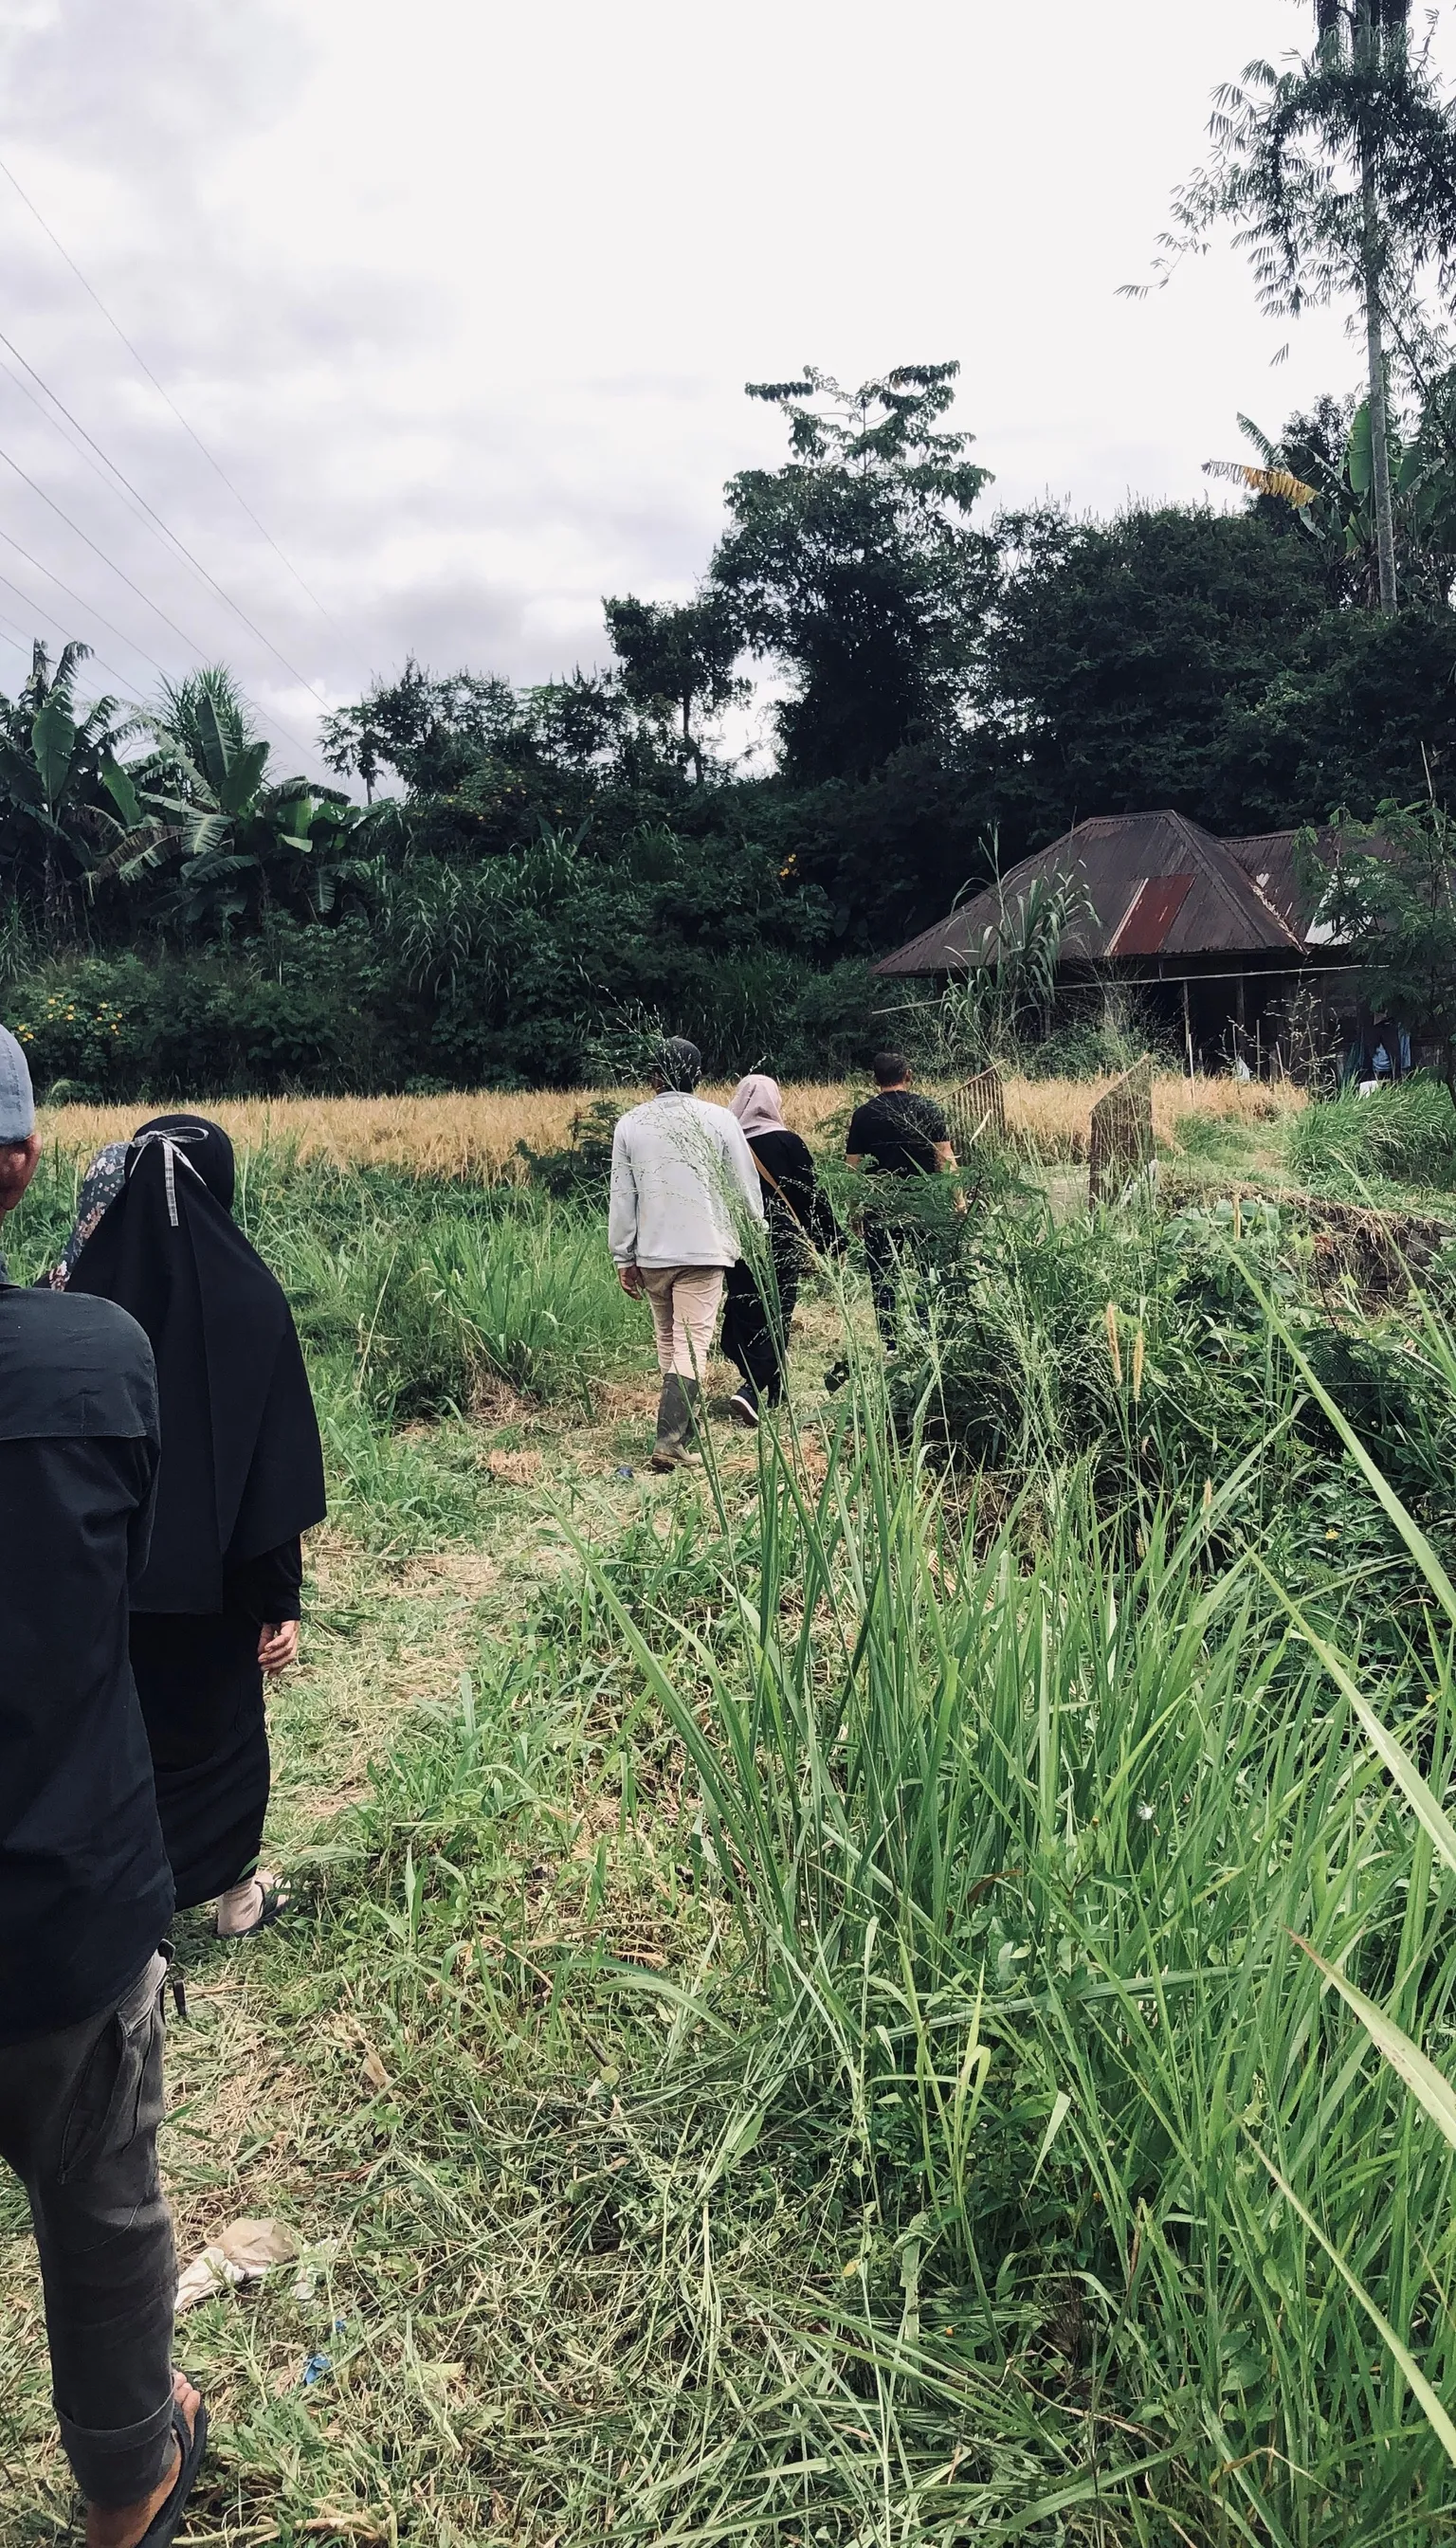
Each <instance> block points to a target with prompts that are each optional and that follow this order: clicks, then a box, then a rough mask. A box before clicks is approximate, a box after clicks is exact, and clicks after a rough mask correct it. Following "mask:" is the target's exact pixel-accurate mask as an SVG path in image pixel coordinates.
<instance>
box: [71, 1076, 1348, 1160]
mask: <svg viewBox="0 0 1456 2548" xmlns="http://www.w3.org/2000/svg"><path fill="white" fill-rule="evenodd" d="M1111 1086H1112V1082H1111V1080H1107V1079H1104V1080H1070V1079H1040V1080H1039V1079H1014V1078H1013V1079H1009V1080H1008V1081H1007V1083H1006V1113H1007V1127H1008V1131H1009V1132H1010V1133H1011V1135H1012V1137H1013V1139H1014V1140H1015V1141H1016V1142H1017V1144H1018V1146H1019V1147H1021V1148H1022V1149H1023V1150H1024V1151H1025V1154H1026V1155H1027V1156H1028V1157H1029V1158H1035V1159H1040V1160H1047V1161H1051V1160H1077V1159H1084V1158H1085V1157H1086V1155H1087V1126H1088V1120H1089V1117H1090V1115H1091V1111H1092V1108H1093V1106H1094V1105H1095V1104H1096V1102H1097V1100H1098V1098H1099V1097H1102V1096H1104V1095H1105V1094H1106V1092H1107V1090H1108V1089H1109V1088H1110V1087H1111ZM640 1093H641V1094H642V1095H645V1094H646V1091H645V1090H643V1091H641V1092H640ZM702 1093H703V1095H704V1096H705V1097H709V1098H712V1099H714V1100H715V1101H716V1102H717V1103H719V1104H726V1103H727V1100H728V1098H729V1096H730V1095H731V1093H732V1092H731V1089H729V1088H727V1087H723V1088H704V1090H703V1092H702ZM868 1093H869V1091H868V1088H867V1087H864V1088H854V1087H850V1086H839V1085H837V1084H835V1083H834V1082H812V1081H800V1082H799V1083H798V1084H797V1085H793V1084H790V1085H789V1086H788V1087H787V1088H786V1089H785V1090H784V1103H785V1115H784V1120H785V1122H786V1123H788V1124H789V1125H790V1126H791V1127H792V1129H793V1130H794V1131H795V1132H796V1133H801V1134H803V1136H804V1138H806V1139H808V1140H811V1141H812V1140H814V1139H816V1138H823V1136H824V1134H825V1132H826V1130H827V1128H828V1127H830V1126H832V1125H837V1124H839V1123H840V1122H842V1120H843V1119H844V1118H845V1117H846V1116H847V1115H848V1113H849V1110H850V1109H851V1107H853V1106H854V1105H855V1104H857V1103H858V1101H859V1099H860V1098H861V1097H862V1096H866V1095H868ZM630 1102H631V1101H630V1098H624V1097H623V1095H622V1092H621V1091H620V1090H607V1089H593V1088H586V1089H564V1090H563V1089H531V1090H524V1091H522V1092H521V1093H520V1094H519V1095H518V1096H502V1095H500V1094H498V1093H496V1092H495V1091H491V1090H487V1091H482V1092H480V1093H478V1094H475V1095H471V1094H468V1093H462V1094H458V1095H455V1096H448V1097H292V1098H269V1099H241V1100H227V1099H225V1100H223V1101H222V1102H221V1103H219V1104H216V1105H211V1106H210V1107H209V1109H208V1112H209V1113H211V1114H212V1115H214V1116H215V1117H216V1119H217V1121H218V1122H219V1123H221V1124H222V1125H223V1126H224V1127H225V1129H226V1130H227V1132H228V1133H229V1134H230V1135H231V1137H232V1138H233V1140H234V1141H236V1142H238V1143H239V1144H242V1145H245V1146H246V1147H248V1148H250V1149H257V1148H260V1147H268V1146H282V1147H286V1148H288V1149H291V1150H293V1151H294V1152H296V1154H297V1156H298V1157H299V1158H300V1159H303V1160H310V1159H323V1160H327V1161H328V1162H329V1163H330V1164H331V1165H332V1166H335V1167H363V1166H369V1167H398V1168H403V1169H405V1170H407V1171H408V1172H409V1173H410V1174H412V1175H416V1176H424V1177H478V1178H483V1179H485V1180H487V1181H496V1180H500V1179H506V1180H509V1181H512V1182H517V1183H521V1182H524V1181H525V1175H526V1170H525V1167H524V1164H523V1161H522V1159H521V1155H520V1149H519V1145H520V1144H521V1143H522V1142H524V1143H525V1144H526V1145H527V1147H528V1148H530V1149H533V1150H538V1151H547V1150H553V1149H560V1148H563V1147H565V1145H566V1144H567V1143H568V1142H569V1141H570V1139H571V1137H572V1128H573V1125H574V1124H577V1123H579V1122H581V1121H583V1120H585V1119H586V1118H588V1117H589V1116H590V1115H591V1113H592V1109H593V1108H594V1107H598V1106H607V1105H610V1106H619V1105H622V1104H625V1103H630ZM1303 1103H1304V1100H1303V1095H1302V1092H1301V1091H1300V1090H1299V1089H1298V1088H1296V1087H1295V1086H1294V1084H1293V1083H1292V1082H1290V1083H1285V1084H1284V1085H1282V1086H1279V1087H1272V1088H1271V1087H1269V1086H1267V1085H1254V1084H1252V1083H1248V1082H1244V1083H1240V1082H1238V1081H1236V1080H1233V1079H1228V1078H1225V1079H1204V1078H1200V1079H1195V1080H1192V1081H1190V1080H1188V1079H1185V1078H1182V1077H1181V1076H1179V1075H1178V1074H1177V1073H1176V1072H1172V1071H1168V1072H1164V1073H1161V1074H1159V1076H1158V1077H1157V1078H1156V1079H1155V1080H1154V1082H1153V1122H1154V1127H1155V1129H1156V1131H1157V1132H1158V1134H1159V1135H1160V1136H1162V1137H1164V1138H1173V1135H1174V1127H1175V1125H1176V1124H1177V1123H1178V1121H1179V1119H1180V1118H1182V1117H1183V1116H1185V1115H1193V1116H1197V1117H1198V1118H1200V1119H1201V1120H1203V1121H1207V1122H1209V1123H1216V1124H1220V1125H1232V1126H1234V1127H1238V1128H1254V1127H1259V1126H1269V1125H1274V1124H1279V1123H1282V1122H1284V1121H1285V1120H1286V1119H1287V1118H1288V1117H1289V1116H1290V1115H1291V1114H1293V1113H1296V1112H1298V1111H1299V1109H1300V1108H1301V1107H1302V1105H1303ZM143 1112H144V1110H140V1111H138V1110H137V1108H136V1107H131V1108H124V1107H116V1106H64V1107H59V1108H55V1109H52V1110H51V1111H50V1112H49V1113H48V1114H46V1116H45V1117H44V1119H43V1120H44V1126H45V1130H46V1134H47V1136H48V1137H49V1138H51V1139H52V1140H54V1141H55V1142H56V1143H57V1144H58V1145H59V1147H60V1148H61V1149H63V1150H64V1151H65V1152H67V1153H68V1154H69V1153H72V1152H75V1151H85V1152H87V1153H88V1154H89V1152H90V1151H92V1150H95V1149H98V1148H99V1147H100V1145H101V1143H102V1142H103V1141H114V1140H117V1139H120V1138H125V1137H126V1136H127V1135H128V1134H129V1133H130V1132H132V1131H133V1130H134V1128H135V1126H136V1124H137V1122H138V1121H139V1120H141V1113H143Z"/></svg>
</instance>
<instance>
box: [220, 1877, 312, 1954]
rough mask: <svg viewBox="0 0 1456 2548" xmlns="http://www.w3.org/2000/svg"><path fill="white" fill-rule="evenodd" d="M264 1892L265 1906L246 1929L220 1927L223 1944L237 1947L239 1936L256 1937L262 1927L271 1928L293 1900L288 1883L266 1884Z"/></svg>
mask: <svg viewBox="0 0 1456 2548" xmlns="http://www.w3.org/2000/svg"><path fill="white" fill-rule="evenodd" d="M262 1893H263V1907H262V1909H261V1910H260V1912H259V1913H258V1916H257V1918H256V1920H249V1922H248V1924H247V1927H246V1928H245V1929H220V1930H219V1931H218V1938H219V1942H220V1944H221V1945H223V1946H225V1947H235V1946H236V1944H237V1942H238V1940H239V1938H255V1937H256V1936H257V1934H258V1931H259V1930H260V1929H271V1928H272V1926H273V1923H274V1921H275V1920H280V1919H281V1918H282V1917H283V1914H284V1912H285V1911H286V1910H287V1909H288V1908H289V1905H290V1903H291V1902H292V1900H293V1896H292V1894H291V1893H290V1891H289V1889H288V1886H287V1885H286V1884H265V1885H264V1886H263V1888H262Z"/></svg>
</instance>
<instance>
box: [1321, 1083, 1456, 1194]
mask: <svg viewBox="0 0 1456 2548" xmlns="http://www.w3.org/2000/svg"><path fill="white" fill-rule="evenodd" d="M1287 1139H1288V1145H1289V1148H1288V1155H1289V1160H1290V1165H1291V1166H1292V1167H1293V1169H1294V1170H1295V1173H1296V1174H1297V1175H1298V1176H1300V1177H1302V1178H1304V1179H1305V1181H1306V1182H1307V1183H1308V1184H1310V1185H1312V1186H1316V1187H1318V1188H1319V1191H1320V1192H1321V1193H1326V1194H1333V1195H1337V1196H1348V1197H1350V1198H1351V1199H1352V1200H1354V1201H1357V1202H1358V1201H1359V1200H1361V1199H1362V1194H1363V1191H1364V1189H1366V1188H1368V1187H1369V1186H1370V1185H1372V1183H1376V1184H1382V1185H1403V1186H1414V1187H1419V1188H1422V1189H1425V1190H1428V1191H1431V1192H1439V1193H1447V1194H1448V1193H1450V1192H1451V1191H1452V1190H1453V1189H1456V1106H1453V1105H1452V1103H1451V1100H1450V1098H1449V1096H1448V1095H1447V1093H1446V1090H1445V1089H1444V1088H1443V1087H1442V1085H1441V1083H1440V1081H1439V1080H1434V1079H1423V1078H1419V1077H1417V1078H1415V1079H1410V1080H1407V1081H1405V1082H1404V1083H1403V1084H1402V1085H1401V1086H1400V1087H1399V1088H1382V1089H1379V1090H1377V1091H1376V1093H1375V1094H1374V1095H1373V1096H1371V1097H1361V1096H1358V1095H1357V1094H1355V1093H1353V1092H1351V1093H1350V1094H1349V1095H1347V1096H1343V1097H1334V1098H1327V1099H1325V1100H1324V1101H1323V1102H1322V1103H1320V1104H1319V1105H1314V1106H1307V1107H1305V1108H1304V1109H1303V1110H1302V1111H1301V1112H1300V1113H1299V1114H1297V1115H1292V1116H1291V1117H1290V1119H1289V1131H1288V1136H1287Z"/></svg>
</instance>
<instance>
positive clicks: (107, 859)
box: [0, 640, 147, 943]
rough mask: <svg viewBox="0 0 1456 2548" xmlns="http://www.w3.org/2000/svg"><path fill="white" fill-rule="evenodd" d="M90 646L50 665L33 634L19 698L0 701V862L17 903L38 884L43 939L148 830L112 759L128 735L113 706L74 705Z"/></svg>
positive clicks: (109, 701) (72, 649)
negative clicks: (42, 917)
mask: <svg viewBox="0 0 1456 2548" xmlns="http://www.w3.org/2000/svg"><path fill="white" fill-rule="evenodd" d="M90 651H91V650H90V648H89V646H83V645H81V644H80V643H78V642H77V641H74V640H73V641H72V642H71V643H69V644H68V645H66V646H63V647H62V649H61V651H60V654H59V656H58V657H57V659H56V662H55V665H54V668H53V669H52V667H51V663H50V657H49V652H48V650H47V648H46V646H45V645H44V644H43V643H42V642H40V641H39V640H38V641H37V643H36V646H35V648H34V650H33V653H32V658H31V671H30V676H29V679H28V680H27V682H26V684H25V687H24V688H23V689H22V691H21V693H20V695H19V697H18V698H16V699H14V700H10V699H6V700H0V862H3V864H4V865H5V866H6V867H7V868H8V869H9V876H8V882H9V885H10V888H11V890H12V891H13V892H15V893H17V894H19V895H20V897H21V899H22V900H27V899H29V898H30V897H31V896H33V895H35V894H36V893H37V891H38V889H39V897H40V900H41V904H42V908H43V911H44V915H45V922H46V935H47V937H48V938H49V939H50V940H51V941H52V943H53V941H54V940H55V939H56V937H57V936H59V935H60V934H62V933H63V932H64V931H65V930H66V928H67V927H68V926H69V925H71V924H72V923H73V922H74V920H75V917H76V912H77V907H78V898H79V895H80V893H81V892H82V891H83V890H85V889H86V888H88V887H89V886H91V885H92V884H94V882H95V880H96V878H97V877H98V875H100V874H101V873H103V872H104V871H105V869H106V867H107V866H108V865H110V864H111V863H112V862H113V861H115V860H116V859H117V858H119V857H121V856H125V855H128V854H129V853H130V852H132V851H133V850H135V848H136V847H137V842H138V841H139V840H141V839H143V838H144V837H145V835H146V829H147V824H146V817H145V815H144V813H143V811H142V809H141V808H140V807H139V806H138V805H137V804H136V803H135V801H134V799H133V796H132V791H131V786H130V781H129V780H128V778H127V776H126V774H125V772H124V770H123V768H122V765H121V763H120V762H119V761H118V759H117V747H118V745H119V744H120V743H121V742H122V741H123V740H124V739H125V737H126V735H127V732H128V728H127V726H126V724H125V723H124V722H119V719H118V702H117V701H116V700H115V699H114V698H99V699H97V700H95V701H94V702H93V703H92V705H91V706H90V707H89V708H87V709H86V710H85V711H84V713H83V712H82V711H81V710H80V709H79V708H78V706H77V703H76V695H75V692H76V679H77V675H78V673H79V671H80V668H81V666H82V664H83V663H84V662H85V660H86V658H87V656H88V655H89V654H90Z"/></svg>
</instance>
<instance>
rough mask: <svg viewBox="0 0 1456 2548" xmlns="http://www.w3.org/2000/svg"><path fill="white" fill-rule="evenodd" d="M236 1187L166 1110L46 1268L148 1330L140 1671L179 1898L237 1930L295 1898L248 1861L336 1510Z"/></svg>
mask: <svg viewBox="0 0 1456 2548" xmlns="http://www.w3.org/2000/svg"><path fill="white" fill-rule="evenodd" d="M232 1186H233V1160H232V1144H231V1143H230V1141H229V1140H228V1138H227V1134H226V1133H225V1132H224V1131H223V1129H222V1127H221V1126H220V1125H218V1124H210V1123H209V1122H207V1120H206V1119H205V1118H204V1117H202V1116H197V1115H159V1116H157V1117H156V1118H155V1120H154V1121H153V1122H152V1123H150V1124H143V1125H142V1126H141V1128H140V1130H139V1131H138V1132H137V1134H136V1135H134V1137H133V1138H132V1140H131V1141H130V1142H127V1143H122V1142H112V1143H110V1144H109V1145H108V1147H107V1148H106V1149H104V1150H103V1151H102V1152H101V1154H100V1156H99V1157H98V1158H97V1159H96V1160H94V1161H93V1163H92V1166H91V1169H90V1171H89V1172H88V1174H87V1176H86V1178H85V1180H84V1182H83V1184H82V1187H81V1192H80V1196H79V1199H78V1210H77V1214H76V1225H75V1228H74V1229H73V1230H72V1232H71V1235H70V1238H69V1240H68V1242H67V1244H66V1248H65V1251H64V1253H63V1255H62V1257H61V1260H60V1263H59V1264H58V1265H57V1266H56V1268H55V1270H54V1272H53V1273H52V1275H51V1277H50V1281H51V1283H52V1285H53V1286H54V1287H55V1288H56V1289H57V1290H69V1291H73V1292H91V1293H96V1294H99V1295H100V1297H101V1298H102V1299H104V1300H108V1301H116V1302H118V1303H119V1304H120V1306H121V1308H122V1309H124V1310H128V1311H130V1312H131V1315H132V1317H133V1318H134V1319H137V1323H138V1324H139V1325H140V1326H142V1327H144V1328H145V1330H146V1333H147V1335H148V1337H149V1338H150V1340H151V1349H152V1354H153V1356H154V1358H155V1362H156V1378H157V1398H158V1404H159V1410H160V1415H161V1437H162V1448H161V1459H160V1462H159V1464H158V1469H157V1485H156V1506H155V1511H154V1515H153V1520H152V1532H151V1547H150V1552H149V1554H148V1557H147V1561H146V1567H145V1571H144V1573H143V1574H142V1576H141V1578H140V1580H139V1582H138V1583H137V1588H136V1590H135V1592H133V1595H132V1631H131V1643H132V1669H133V1672H134V1674H135V1676H136V1681H137V1696H138V1697H139V1699H140V1701H141V1712H142V1715H143V1716H144V1718H145V1720H146V1732H147V1739H148V1741H149V1742H150V1745H151V1758H152V1770H153V1773H154V1775H155V1778H156V1798H157V1809H158V1812H159V1814H160V1817H161V1826H162V1838H163V1840H164V1842H165V1843H166V1850H167V1856H168V1858H169V1859H170V1861H171V1864H172V1872H173V1875H174V1877H175V1879H176V1886H177V1908H178V1909H179V1911H181V1910H188V1909H191V1908H192V1907H193V1906H194V1905H195V1904H197V1903H200V1902H211V1901H214V1900H216V1901H217V1904H218V1934H219V1936H220V1937H224V1938H237V1937H245V1936H247V1935H248V1934H249V1933H250V1932H251V1931H253V1930H254V1929H261V1928H264V1927H266V1926H267V1925H268V1923H269V1922H270V1921H271V1920H273V1919H275V1918H276V1917H277V1914H278V1912H279V1910H280V1908H281V1907H282V1906H283V1903H284V1901H285V1899H286V1896H285V1895H284V1894H283V1893H282V1891H281V1889H280V1887H279V1886H278V1884H277V1883H276V1881H275V1880H274V1879H272V1878H270V1877H269V1876H267V1875H264V1874H262V1873H260V1872H255V1871H254V1870H255V1868H256V1865H257V1857H258V1851H259V1848H260V1847H261V1844H262V1837H263V1817H264V1814H265V1813H266V1811H267V1805H268V1789H269V1779H270V1768H269V1760H268V1735H267V1726H266V1722H265V1718H264V1711H263V1676H264V1674H265V1673H267V1674H270V1675H271V1674H274V1673H278V1672H281V1671H282V1670H283V1669H284V1668H285V1666H286V1665H288V1664H290V1663H292V1662H293V1661H294V1659H295V1657H296V1655H297V1653H298V1634H299V1631H298V1621H299V1588H300V1584H301V1582H302V1577H303V1558H302V1551H301V1548H300V1534H301V1533H302V1532H303V1531H305V1530H307V1529H309V1528H310V1526H311V1525H312V1524H313V1523H314V1522H317V1521H321V1520H322V1518H323V1511H324V1498H323V1461H322V1454H321V1452H320V1449H319V1443H318V1421H317V1419H316V1417H315V1413H314V1402H313V1399H312V1397H311V1395H310V1392H309V1382H308V1377H307V1374H306V1373H305V1370H304V1358H303V1355H302V1353H301V1352H300V1350H299V1340H298V1336H297V1334H296V1332H295V1329H294V1323H293V1317H292V1314H291V1312H290V1310H289V1307H288V1303H287V1301H286V1300H285V1299H284V1297H283V1293H282V1291H281V1290H280V1288H279V1286H278V1284H277V1282H276V1281H275V1280H274V1278H273V1276H272V1275H271V1274H270V1273H269V1271H268V1268H267V1266H266V1265H265V1264H264V1263H263V1261H262V1258H261V1257H260V1256H258V1255H257V1254H256V1253H255V1252H254V1250H253V1249H252V1248H251V1247H250V1246H249V1244H248V1242H247V1240H246V1239H245V1238H244V1237H243V1234H242V1232H241V1230H240V1229H238V1228H237V1226H236V1224H235V1223H234V1221H233V1219H232Z"/></svg>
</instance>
